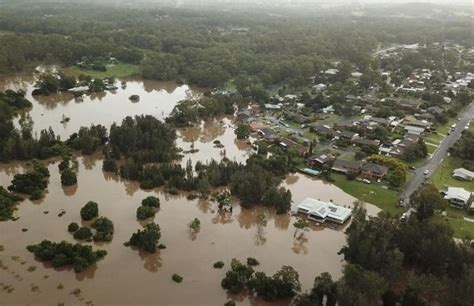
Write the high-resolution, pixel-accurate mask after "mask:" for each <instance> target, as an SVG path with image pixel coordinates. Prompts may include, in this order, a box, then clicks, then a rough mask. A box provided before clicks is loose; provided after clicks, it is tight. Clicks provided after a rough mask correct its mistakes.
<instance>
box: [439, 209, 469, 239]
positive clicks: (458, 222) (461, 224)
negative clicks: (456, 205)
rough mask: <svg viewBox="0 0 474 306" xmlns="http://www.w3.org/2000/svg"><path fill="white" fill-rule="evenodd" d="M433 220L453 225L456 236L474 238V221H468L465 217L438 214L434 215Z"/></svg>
mask: <svg viewBox="0 0 474 306" xmlns="http://www.w3.org/2000/svg"><path fill="white" fill-rule="evenodd" d="M468 217H469V216H468ZM433 221H434V222H437V223H445V224H448V225H449V226H451V228H452V229H453V231H454V237H456V238H460V239H472V238H474V222H470V221H466V220H464V219H463V217H451V216H442V215H437V216H434V217H433Z"/></svg>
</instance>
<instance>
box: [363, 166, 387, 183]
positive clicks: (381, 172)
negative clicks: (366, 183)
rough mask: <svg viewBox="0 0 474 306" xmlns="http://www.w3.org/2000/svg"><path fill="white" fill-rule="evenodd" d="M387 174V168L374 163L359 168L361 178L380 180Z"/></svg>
mask: <svg viewBox="0 0 474 306" xmlns="http://www.w3.org/2000/svg"><path fill="white" fill-rule="evenodd" d="M387 172H388V168H387V167H385V166H382V165H378V164H374V163H366V164H365V165H363V166H362V168H361V175H362V176H363V177H365V178H368V179H374V180H381V179H382V178H383V177H384V176H385V174H387Z"/></svg>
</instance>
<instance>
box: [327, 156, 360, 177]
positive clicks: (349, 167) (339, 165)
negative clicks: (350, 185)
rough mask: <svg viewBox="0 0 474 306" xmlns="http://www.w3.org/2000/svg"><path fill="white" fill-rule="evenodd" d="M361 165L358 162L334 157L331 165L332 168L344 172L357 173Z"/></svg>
mask: <svg viewBox="0 0 474 306" xmlns="http://www.w3.org/2000/svg"><path fill="white" fill-rule="evenodd" d="M361 167H362V165H361V163H360V162H353V161H348V160H343V159H336V160H335V161H334V163H333V165H332V168H331V169H332V170H333V171H335V172H339V173H344V174H348V173H350V174H359V172H360V169H361Z"/></svg>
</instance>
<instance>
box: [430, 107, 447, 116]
mask: <svg viewBox="0 0 474 306" xmlns="http://www.w3.org/2000/svg"><path fill="white" fill-rule="evenodd" d="M426 111H427V112H428V113H430V114H433V115H434V116H440V115H442V114H443V113H444V109H443V108H441V107H439V106H431V107H428V108H427V109H426Z"/></svg>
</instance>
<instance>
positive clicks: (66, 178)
mask: <svg viewBox="0 0 474 306" xmlns="http://www.w3.org/2000/svg"><path fill="white" fill-rule="evenodd" d="M75 184H77V176H76V173H75V172H74V171H72V170H71V168H66V169H64V171H63V172H62V173H61V185H63V186H72V185H75Z"/></svg>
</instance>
